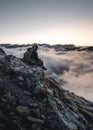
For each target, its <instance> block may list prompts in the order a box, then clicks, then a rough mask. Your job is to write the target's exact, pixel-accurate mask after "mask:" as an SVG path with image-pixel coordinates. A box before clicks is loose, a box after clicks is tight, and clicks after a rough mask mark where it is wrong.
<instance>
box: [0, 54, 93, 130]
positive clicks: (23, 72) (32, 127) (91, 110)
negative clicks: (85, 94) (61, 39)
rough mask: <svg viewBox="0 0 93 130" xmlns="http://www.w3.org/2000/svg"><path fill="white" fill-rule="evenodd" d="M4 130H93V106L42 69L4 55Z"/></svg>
mask: <svg viewBox="0 0 93 130" xmlns="http://www.w3.org/2000/svg"><path fill="white" fill-rule="evenodd" d="M0 54H1V53H0ZM0 130H93V103H92V102H89V101H87V100H85V99H83V98H81V97H78V96H76V95H74V94H73V93H70V92H69V91H66V90H64V89H62V88H60V86H59V85H58V84H57V83H56V82H55V81H54V80H53V79H51V78H48V77H47V76H46V75H45V74H44V71H43V70H42V69H41V68H39V67H38V66H33V67H32V66H28V65H27V64H25V63H24V62H22V61H21V59H18V58H16V57H14V56H12V55H8V56H7V55H5V53H3V54H1V55H0Z"/></svg>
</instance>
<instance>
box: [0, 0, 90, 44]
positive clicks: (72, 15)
mask: <svg viewBox="0 0 93 130" xmlns="http://www.w3.org/2000/svg"><path fill="white" fill-rule="evenodd" d="M34 42H37V43H49V44H57V43H58V44H59V43H60V44H61V43H62V44H76V45H93V0H0V43H19V44H20V43H34Z"/></svg>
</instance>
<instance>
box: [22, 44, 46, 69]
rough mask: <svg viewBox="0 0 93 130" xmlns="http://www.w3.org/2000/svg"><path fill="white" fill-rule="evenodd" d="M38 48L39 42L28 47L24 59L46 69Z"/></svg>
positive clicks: (30, 63)
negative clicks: (39, 56)
mask: <svg viewBox="0 0 93 130" xmlns="http://www.w3.org/2000/svg"><path fill="white" fill-rule="evenodd" d="M37 50H38V45H37V44H34V45H33V46H32V48H28V49H27V51H26V52H25V53H24V57H23V61H24V62H26V63H28V64H29V65H37V66H40V67H42V68H43V69H44V70H46V68H45V67H44V66H43V61H42V60H41V59H40V58H38V53H37Z"/></svg>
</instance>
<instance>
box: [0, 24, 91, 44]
mask: <svg viewBox="0 0 93 130" xmlns="http://www.w3.org/2000/svg"><path fill="white" fill-rule="evenodd" d="M2 39H4V40H0V43H13V44H15V43H18V44H22V43H23V44H24V43H25V44H29V43H34V42H36V43H48V44H75V45H80V46H81V45H82V46H83V45H87V46H88V45H91V46H92V45H93V27H92V26H91V24H85V25H84V24H83V23H82V24H64V25H58V26H57V25H56V26H55V27H49V28H43V29H42V30H39V31H37V32H33V33H32V32H29V33H28V34H25V33H24V34H16V35H10V36H6V37H2Z"/></svg>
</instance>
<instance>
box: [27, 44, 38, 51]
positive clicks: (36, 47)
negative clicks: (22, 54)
mask: <svg viewBox="0 0 93 130" xmlns="http://www.w3.org/2000/svg"><path fill="white" fill-rule="evenodd" d="M32 49H33V50H35V51H37V49H38V45H37V44H34V45H33V46H32V47H30V48H27V51H31V50H32Z"/></svg>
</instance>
